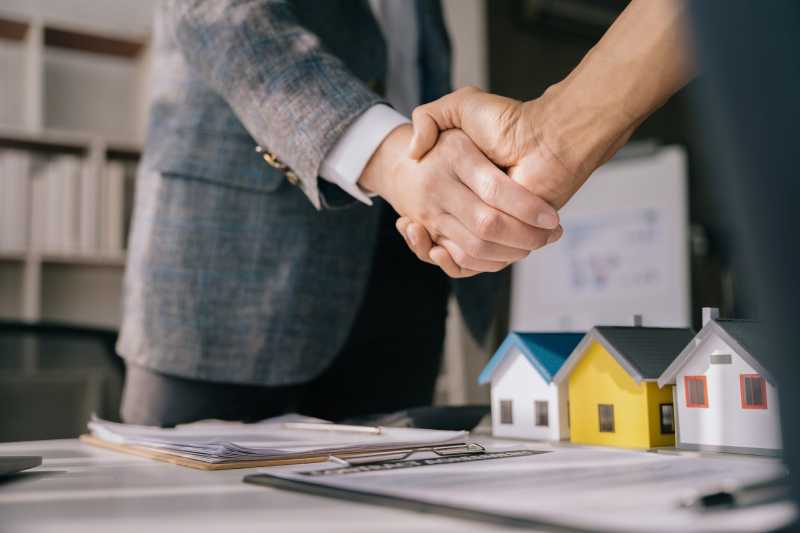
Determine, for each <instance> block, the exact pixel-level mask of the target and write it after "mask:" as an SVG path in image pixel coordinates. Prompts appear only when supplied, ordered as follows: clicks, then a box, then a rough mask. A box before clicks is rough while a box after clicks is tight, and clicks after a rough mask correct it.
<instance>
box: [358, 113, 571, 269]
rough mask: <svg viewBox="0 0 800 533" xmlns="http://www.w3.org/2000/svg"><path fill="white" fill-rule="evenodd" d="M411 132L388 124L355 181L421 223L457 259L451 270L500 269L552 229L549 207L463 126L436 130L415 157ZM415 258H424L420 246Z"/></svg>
mask: <svg viewBox="0 0 800 533" xmlns="http://www.w3.org/2000/svg"><path fill="white" fill-rule="evenodd" d="M411 135H412V129H411V126H408V125H405V126H400V127H399V128H396V129H395V130H394V131H392V133H390V134H389V135H388V136H387V137H386V139H384V141H383V143H381V145H380V147H379V148H378V150H377V151H376V152H375V154H374V155H373V156H372V158H371V159H370V161H369V163H368V164H367V166H366V168H365V169H364V172H363V173H362V175H361V178H360V179H359V184H360V185H361V186H362V187H364V188H365V189H367V190H370V191H373V192H375V193H377V194H379V195H380V196H382V197H383V198H385V199H386V200H387V201H388V202H389V203H390V204H391V205H392V207H394V209H395V210H396V211H397V212H398V213H399V214H400V215H401V216H406V217H409V218H411V219H413V220H414V221H416V222H417V223H419V224H421V225H423V226H424V227H425V229H426V230H427V232H429V233H430V235H432V236H433V238H434V239H436V242H437V243H438V244H440V245H441V246H442V247H443V248H444V249H445V250H446V251H447V252H448V253H449V255H450V256H451V257H452V259H453V260H454V261H455V263H457V265H458V267H459V270H458V272H453V274H454V275H457V276H460V277H463V276H468V275H473V274H474V273H476V272H478V271H483V272H487V271H488V272H495V271H498V270H501V269H502V268H505V267H506V266H507V265H508V264H509V263H511V262H513V261H517V260H519V259H522V258H523V257H525V256H527V255H528V253H529V252H530V251H531V250H535V249H537V248H540V247H541V246H543V245H544V244H546V243H547V241H548V239H549V238H550V235H551V234H552V232H553V231H554V230H556V231H558V229H557V228H559V225H558V215H557V213H556V211H555V209H553V208H552V207H551V206H550V205H549V204H548V203H547V202H545V201H543V200H541V199H540V198H537V197H536V196H534V195H532V194H530V193H529V192H528V191H526V190H525V189H524V188H523V187H521V186H520V185H519V184H518V183H515V182H514V181H513V180H511V179H510V178H509V177H508V176H507V175H506V174H504V173H503V172H502V171H500V170H499V169H498V168H497V167H496V166H495V165H494V164H492V163H491V162H490V161H489V160H488V159H486V156H484V155H483V154H482V153H481V151H480V150H478V149H477V148H476V146H475V144H474V143H473V142H472V141H471V140H470V139H469V138H468V137H467V136H466V135H465V134H464V133H463V132H460V131H455V130H454V131H447V132H444V133H442V134H441V135H440V136H438V141H437V142H436V144H435V146H434V147H433V148H432V149H430V151H429V152H428V153H427V154H425V156H424V157H422V158H421V159H419V160H418V161H415V160H412V159H409V158H408V157H407V153H408V143H409V141H410V140H411ZM405 236H406V235H404V237H405ZM420 258H421V259H423V260H426V261H429V262H430V259H429V257H427V254H425V255H424V256H420Z"/></svg>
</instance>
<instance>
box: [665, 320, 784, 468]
mask: <svg viewBox="0 0 800 533" xmlns="http://www.w3.org/2000/svg"><path fill="white" fill-rule="evenodd" d="M768 343H769V339H768V337H767V334H766V332H765V331H764V327H763V326H762V325H761V324H760V323H758V322H754V321H750V320H720V319H719V313H718V311H717V310H716V309H713V308H706V309H703V328H702V329H701V330H700V332H699V333H698V334H697V336H696V337H695V338H694V340H693V341H692V342H690V343H689V344H688V345H687V346H686V347H685V349H684V350H682V351H681V353H680V354H679V355H678V356H677V358H676V359H675V360H674V361H673V362H672V364H670V365H669V367H668V368H667V369H666V370H665V371H664V373H663V374H662V375H661V377H659V379H658V384H659V385H661V386H665V387H666V386H669V385H671V384H672V385H675V404H676V405H677V409H678V413H677V414H678V432H677V436H678V438H677V446H678V447H679V448H686V449H705V450H719V451H732V452H743V453H758V454H774V453H776V452H777V451H778V450H780V448H781V435H780V423H779V418H778V394H777V390H776V389H775V380H774V378H773V376H771V375H770V373H769V372H768V370H767V369H766V368H764V366H763V365H762V364H761V362H760V361H759V359H758V357H759V354H761V353H764V352H765V351H766V349H767V346H768Z"/></svg>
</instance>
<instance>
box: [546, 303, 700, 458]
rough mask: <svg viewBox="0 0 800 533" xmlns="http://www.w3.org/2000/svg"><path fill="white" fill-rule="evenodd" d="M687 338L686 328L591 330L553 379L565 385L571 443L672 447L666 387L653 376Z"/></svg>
mask: <svg viewBox="0 0 800 533" xmlns="http://www.w3.org/2000/svg"><path fill="white" fill-rule="evenodd" d="M635 323H636V324H641V319H640V318H639V319H638V320H636V321H635ZM693 337H694V334H693V332H692V331H691V330H690V329H688V328H651V327H642V326H641V325H636V326H634V327H619V326H598V327H595V328H592V329H591V331H589V332H588V333H587V334H586V335H585V336H584V337H583V339H582V340H581V342H580V343H579V344H578V345H577V346H576V347H575V349H574V350H573V351H572V353H571V354H570V356H569V358H568V359H567V360H566V361H565V362H564V365H563V366H562V367H561V369H560V370H559V371H558V372H557V373H556V375H555V378H554V382H555V383H556V384H557V385H558V386H559V387H560V386H563V385H564V384H567V385H568V387H567V388H568V393H569V394H568V396H569V418H570V439H571V440H572V442H575V443H581V444H599V445H603V446H622V447H626V448H642V449H646V448H652V447H655V446H671V445H674V443H675V417H674V406H673V400H672V390H671V387H666V388H659V387H658V384H657V383H656V380H657V379H658V378H659V376H661V374H662V373H663V372H664V370H665V369H666V368H667V366H669V364H670V363H671V362H672V361H673V360H674V359H675V355H676V354H678V353H680V352H681V350H683V348H684V347H685V346H686V344H688V343H689V342H690V341H691V340H692V338H693Z"/></svg>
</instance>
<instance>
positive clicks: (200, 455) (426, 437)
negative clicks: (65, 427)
mask: <svg viewBox="0 0 800 533" xmlns="http://www.w3.org/2000/svg"><path fill="white" fill-rule="evenodd" d="M305 421H313V422H317V421H318V420H317V419H309V418H308V417H300V416H299V415H289V416H282V417H277V418H270V419H267V420H264V421H261V422H257V423H254V424H244V423H241V422H221V421H201V422H195V423H193V424H185V425H180V426H177V427H175V428H166V429H165V428H157V427H149V426H134V425H130V424H118V423H115V422H107V421H104V420H99V419H96V418H95V419H93V420H92V421H91V422H89V430H90V431H91V432H92V435H94V436H95V437H97V438H99V439H102V440H105V441H107V442H111V443H114V444H132V445H136V446H146V447H148V448H153V449H155V450H157V451H159V452H165V453H171V454H174V455H179V456H181V457H186V458H190V459H196V460H199V461H204V462H207V463H224V462H231V461H244V460H256V459H284V458H285V459H290V458H292V457H299V456H304V455H326V454H328V455H335V454H336V453H344V452H348V451H350V452H354V451H369V450H383V449H391V448H402V447H417V446H439V445H445V444H456V443H463V442H465V441H466V437H467V433H466V432H464V431H437V430H429V429H412V428H381V432H380V434H369V433H357V432H347V431H330V430H327V431H323V430H310V429H291V428H287V427H285V424H286V423H287V422H305ZM319 422H321V423H323V424H325V422H324V421H319Z"/></svg>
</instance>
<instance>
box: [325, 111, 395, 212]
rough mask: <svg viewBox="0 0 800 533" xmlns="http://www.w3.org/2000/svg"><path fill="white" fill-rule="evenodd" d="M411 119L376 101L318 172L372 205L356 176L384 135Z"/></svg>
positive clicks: (356, 121) (337, 145)
mask: <svg viewBox="0 0 800 533" xmlns="http://www.w3.org/2000/svg"><path fill="white" fill-rule="evenodd" d="M409 122H410V121H409V120H408V119H407V118H406V117H404V116H403V115H401V114H400V113H398V112H397V111H395V110H394V109H392V108H391V107H389V106H388V105H385V104H376V105H373V106H372V107H370V108H369V109H367V110H366V111H365V112H364V113H363V114H362V115H361V116H360V117H358V118H357V119H356V120H355V121H353V122H352V123H351V124H350V125H349V126H348V127H347V129H346V130H345V131H344V133H343V134H342V135H341V137H339V139H338V140H337V141H336V144H334V145H333V148H331V150H330V152H328V154H327V155H326V156H325V158H324V159H323V160H322V164H321V165H320V176H321V177H322V178H323V179H324V180H326V181H329V182H331V183H334V184H336V185H338V186H339V187H340V188H341V189H342V190H343V191H345V192H346V193H347V194H349V195H350V196H352V197H353V198H355V199H357V200H360V201H361V202H364V203H365V204H367V205H372V200H370V196H375V195H374V194H370V193H367V192H366V191H365V190H364V189H362V188H361V187H360V186H359V185H358V179H359V177H361V173H362V172H363V171H364V167H366V166H367V163H368V162H369V160H370V158H371V157H372V154H373V153H375V150H377V149H378V146H380V144H381V142H383V139H385V138H386V136H387V135H389V133H391V132H392V130H394V129H395V128H397V127H398V126H401V125H403V124H408V123H409Z"/></svg>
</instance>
